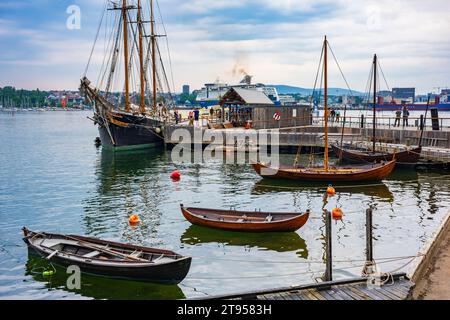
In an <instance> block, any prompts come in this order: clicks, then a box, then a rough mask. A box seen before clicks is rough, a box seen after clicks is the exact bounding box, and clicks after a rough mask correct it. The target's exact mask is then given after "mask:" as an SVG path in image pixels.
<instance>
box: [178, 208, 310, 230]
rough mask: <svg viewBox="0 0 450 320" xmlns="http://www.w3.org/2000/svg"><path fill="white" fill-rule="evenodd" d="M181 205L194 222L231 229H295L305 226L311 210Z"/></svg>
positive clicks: (184, 212)
mask: <svg viewBox="0 0 450 320" xmlns="http://www.w3.org/2000/svg"><path fill="white" fill-rule="evenodd" d="M180 207H181V212H182V213H183V216H184V217H185V218H186V220H188V221H189V222H190V223H192V224H196V225H200V226H205V227H210V228H216V229H222V230H231V231H247V232H286V231H295V230H298V229H300V228H301V227H303V225H304V224H305V223H306V222H307V221H308V218H309V210H307V211H306V212H304V213H297V212H261V211H237V210H219V209H206V208H192V207H184V206H183V205H182V204H181V205H180Z"/></svg>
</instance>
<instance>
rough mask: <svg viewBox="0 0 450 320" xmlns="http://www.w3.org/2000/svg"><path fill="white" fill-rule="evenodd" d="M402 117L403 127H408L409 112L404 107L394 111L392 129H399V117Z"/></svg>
mask: <svg viewBox="0 0 450 320" xmlns="http://www.w3.org/2000/svg"><path fill="white" fill-rule="evenodd" d="M401 116H403V127H405V126H408V117H409V110H408V108H407V107H406V106H403V107H402V108H401V109H399V110H397V111H395V122H394V127H400V117H401Z"/></svg>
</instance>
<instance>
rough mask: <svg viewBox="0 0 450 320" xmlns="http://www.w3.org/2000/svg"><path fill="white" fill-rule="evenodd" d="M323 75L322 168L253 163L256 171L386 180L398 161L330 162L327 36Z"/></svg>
mask: <svg viewBox="0 0 450 320" xmlns="http://www.w3.org/2000/svg"><path fill="white" fill-rule="evenodd" d="M322 50H323V57H324V60H323V74H324V109H325V114H324V120H325V128H324V130H325V135H324V138H325V141H324V142H325V153H324V164H323V166H309V167H298V166H291V167H288V166H280V167H272V166H271V165H270V164H263V163H254V164H252V166H253V169H254V170H255V171H256V172H257V173H258V174H259V175H261V176H262V177H264V178H274V179H291V180H303V181H326V182H335V181H347V182H359V181H369V180H382V179H384V178H386V177H387V176H388V175H389V174H390V173H391V172H392V170H394V167H395V160H391V161H386V162H384V161H382V162H380V163H372V164H368V165H363V166H330V165H329V163H328V74H327V73H328V66H327V51H328V41H327V37H325V40H324V44H323V49H322Z"/></svg>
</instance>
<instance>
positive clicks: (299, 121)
mask: <svg viewBox="0 0 450 320" xmlns="http://www.w3.org/2000/svg"><path fill="white" fill-rule="evenodd" d="M219 104H220V106H221V108H222V115H225V117H222V121H224V122H230V123H232V124H233V125H234V126H235V127H236V126H242V127H243V126H246V125H248V123H249V122H250V123H251V126H252V128H254V129H270V128H283V127H293V126H302V125H310V124H311V117H310V115H311V113H310V108H309V106H301V105H292V106H276V105H275V104H274V102H273V101H272V100H270V99H269V98H268V97H267V96H266V95H265V94H264V92H262V91H257V90H249V89H243V88H230V89H229V90H228V91H227V92H226V93H225V94H224V95H223V97H222V99H221V100H220V102H219ZM225 108H228V112H227V113H225Z"/></svg>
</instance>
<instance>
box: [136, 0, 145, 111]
mask: <svg viewBox="0 0 450 320" xmlns="http://www.w3.org/2000/svg"><path fill="white" fill-rule="evenodd" d="M137 20H138V21H137V23H138V29H139V66H140V76H141V104H140V111H141V113H142V114H144V113H145V79H144V53H143V45H142V15H141V0H138V18H137Z"/></svg>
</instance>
